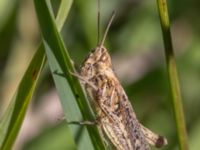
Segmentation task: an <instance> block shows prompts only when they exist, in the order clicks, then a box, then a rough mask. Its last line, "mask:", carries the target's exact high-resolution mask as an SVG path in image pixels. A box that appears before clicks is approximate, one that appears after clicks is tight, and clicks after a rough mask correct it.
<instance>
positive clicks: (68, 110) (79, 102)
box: [34, 0, 104, 150]
mask: <svg viewBox="0 0 200 150" xmlns="http://www.w3.org/2000/svg"><path fill="white" fill-rule="evenodd" d="M34 2H35V8H36V12H37V16H38V20H39V24H40V27H41V30H42V34H43V38H44V39H43V43H44V46H45V50H46V54H47V58H48V62H49V65H50V69H51V72H52V75H53V78H54V82H55V84H56V88H57V90H58V94H59V97H60V100H61V102H62V107H63V110H64V114H65V117H66V119H67V120H68V121H69V122H70V121H80V120H94V116H93V115H92V112H91V109H90V107H89V105H88V101H87V99H86V97H85V94H84V92H83V90H82V87H81V85H80V83H79V81H78V80H77V78H75V77H74V76H72V75H71V74H70V72H74V71H75V69H74V67H73V65H72V61H71V59H70V57H69V54H68V52H67V50H66V49H65V46H64V43H63V41H62V39H61V36H60V34H59V33H58V31H57V28H56V26H55V23H54V20H53V17H52V16H51V13H50V12H49V10H48V7H47V5H46V3H45V1H41V0H35V1H34ZM69 127H70V129H71V131H72V134H73V135H74V138H75V142H76V144H77V147H78V149H80V150H85V149H88V150H93V149H95V150H98V149H99V150H103V149H104V145H103V143H102V140H101V138H100V135H99V133H98V130H97V128H96V127H95V126H90V127H88V126H87V129H88V130H87V129H86V127H83V126H78V125H70V126H69Z"/></svg>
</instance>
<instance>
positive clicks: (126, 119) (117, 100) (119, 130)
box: [75, 13, 167, 150]
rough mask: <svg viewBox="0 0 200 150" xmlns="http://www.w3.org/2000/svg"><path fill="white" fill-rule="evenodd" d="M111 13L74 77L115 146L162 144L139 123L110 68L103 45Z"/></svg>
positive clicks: (135, 149) (128, 149)
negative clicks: (103, 32)
mask: <svg viewBox="0 0 200 150" xmlns="http://www.w3.org/2000/svg"><path fill="white" fill-rule="evenodd" d="M114 14H115V13H113V15H112V17H111V19H110V21H109V23H108V25H107V28H106V31H105V34H104V36H103V39H102V41H101V43H100V44H99V45H98V46H97V47H96V48H95V49H94V50H92V51H91V52H90V54H89V55H88V57H87V58H86V59H85V61H84V62H83V63H82V65H81V68H80V72H79V73H77V74H75V76H77V77H78V78H79V79H80V80H81V82H82V84H83V87H84V89H85V90H86V93H87V95H88V96H89V98H90V99H91V101H92V103H93V104H94V110H95V112H96V114H97V118H98V119H97V124H98V126H99V127H100V129H101V131H102V132H103V134H104V135H105V136H106V137H107V139H108V140H109V141H110V143H111V144H112V145H113V146H114V147H115V149H117V150H150V146H149V144H150V145H153V146H156V147H162V146H164V145H166V144H167V140H166V139H165V138H164V137H162V136H159V135H157V134H155V133H153V132H152V131H150V130H149V129H147V128H145V127H144V126H143V125H141V124H140V123H139V121H138V119H137V117H136V114H135V112H134V110H133V107H132V105H131V103H130V102H129V99H128V97H127V95H126V93H125V91H124V89H123V87H122V86H121V84H120V82H119V80H118V79H117V76H116V74H115V73H114V71H113V67H112V62H111V57H110V55H109V53H108V51H107V49H106V48H105V47H104V46H103V44H104V41H105V38H106V36H107V32H108V30H109V28H110V25H111V22H112V21H113V18H114ZM99 16H100V15H98V23H99V18H100V17H99ZM98 26H99V25H98ZM98 30H99V29H98Z"/></svg>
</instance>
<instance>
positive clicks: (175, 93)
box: [157, 0, 188, 150]
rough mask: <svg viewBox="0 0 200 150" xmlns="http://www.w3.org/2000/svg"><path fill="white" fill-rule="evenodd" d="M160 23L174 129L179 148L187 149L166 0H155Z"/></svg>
mask: <svg viewBox="0 0 200 150" xmlns="http://www.w3.org/2000/svg"><path fill="white" fill-rule="evenodd" d="M157 5H158V12H159V17H160V23H161V28H162V33H163V40H164V46H165V57H166V64H167V72H168V78H169V82H170V89H171V92H172V104H173V110H174V115H175V119H176V129H177V134H178V140H179V148H180V149H181V150H188V140H187V132H186V125H185V117H184V112H183V104H182V98H181V91H180V86H179V79H178V73H177V68H176V60H175V56H174V52H173V46H172V39H171V32H170V22H169V17H168V9H167V2H166V0H157Z"/></svg>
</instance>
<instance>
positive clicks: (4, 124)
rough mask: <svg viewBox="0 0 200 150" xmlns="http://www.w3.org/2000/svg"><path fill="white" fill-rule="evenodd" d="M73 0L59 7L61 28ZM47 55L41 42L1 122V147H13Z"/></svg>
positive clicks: (62, 2) (67, 0) (64, 1)
mask: <svg viewBox="0 0 200 150" xmlns="http://www.w3.org/2000/svg"><path fill="white" fill-rule="evenodd" d="M71 4H72V0H62V1H61V4H60V8H59V13H58V17H57V18H58V19H57V25H58V28H59V30H60V29H61V28H62V26H63V24H64V20H65V19H66V17H67V15H68V12H69V9H70V6H71ZM45 60H46V56H45V53H44V47H43V45H42V44H41V45H40V46H39V48H38V50H37V52H36V54H35V55H34V57H33V59H32V61H31V63H30V64H29V67H28V69H27V71H26V72H25V74H24V77H23V78H22V80H21V82H20V84H19V86H18V88H17V90H16V92H15V95H14V96H13V98H12V100H11V102H10V104H9V106H8V108H7V109H6V111H5V113H4V115H3V116H2V118H1V122H0V149H1V150H8V149H11V147H12V145H13V143H14V141H15V139H16V137H17V135H18V132H19V129H20V127H21V124H22V122H23V119H24V116H25V113H26V110H27V106H28V105H29V102H30V100H31V97H32V95H33V93H34V90H35V87H36V83H37V79H38V78H39V75H40V72H41V70H42V68H43V66H44V63H45Z"/></svg>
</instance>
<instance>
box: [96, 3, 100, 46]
mask: <svg viewBox="0 0 200 150" xmlns="http://www.w3.org/2000/svg"><path fill="white" fill-rule="evenodd" d="M97 1H98V8H97V9H98V10H97V11H98V12H97V45H98V44H99V39H100V19H101V18H100V0H97Z"/></svg>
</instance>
